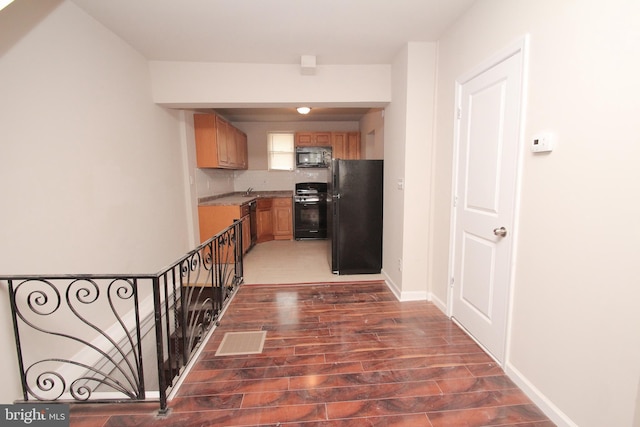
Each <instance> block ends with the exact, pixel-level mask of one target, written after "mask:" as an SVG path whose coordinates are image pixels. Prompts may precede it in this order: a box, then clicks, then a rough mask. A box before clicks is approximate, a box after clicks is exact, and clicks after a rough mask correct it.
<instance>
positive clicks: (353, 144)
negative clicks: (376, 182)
mask: <svg viewBox="0 0 640 427" xmlns="http://www.w3.org/2000/svg"><path fill="white" fill-rule="evenodd" d="M347 159H350V160H359V159H360V132H349V133H348V134H347Z"/></svg>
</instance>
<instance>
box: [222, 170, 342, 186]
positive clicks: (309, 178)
mask: <svg viewBox="0 0 640 427" xmlns="http://www.w3.org/2000/svg"><path fill="white" fill-rule="evenodd" d="M328 177H329V173H328V169H296V170H294V171H266V170H246V171H236V172H235V180H234V190H235V191H244V190H246V189H247V188H249V187H253V189H254V190H256V191H260V190H262V191H274V190H292V191H293V190H294V187H295V184H296V183H298V182H327V180H328Z"/></svg>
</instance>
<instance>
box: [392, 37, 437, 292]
mask: <svg viewBox="0 0 640 427" xmlns="http://www.w3.org/2000/svg"><path fill="white" fill-rule="evenodd" d="M436 48H437V46H436V44H435V43H414V42H412V43H409V44H407V45H406V46H405V47H404V48H403V49H402V51H401V52H400V53H399V54H398V56H397V57H396V58H395V60H394V63H393V67H392V70H393V73H392V93H393V102H392V103H391V104H390V105H389V106H388V107H387V108H386V109H385V114H384V119H385V128H384V129H385V132H384V141H385V146H384V160H385V170H384V173H385V187H384V196H385V210H384V240H383V241H384V245H383V264H384V265H383V270H384V274H385V275H386V276H387V278H388V282H389V284H390V285H391V287H392V289H393V290H394V292H395V293H396V295H397V296H398V297H399V298H400V299H401V300H424V299H428V298H429V292H428V283H427V277H428V275H427V272H428V269H427V268H426V265H425V264H426V260H427V259H428V243H429V240H428V236H427V230H428V226H429V222H430V220H429V205H430V202H431V192H432V189H431V159H432V151H433V116H434V97H435V72H436V54H437V50H436ZM399 181H402V182H401V183H400V182H399ZM400 187H402V188H400Z"/></svg>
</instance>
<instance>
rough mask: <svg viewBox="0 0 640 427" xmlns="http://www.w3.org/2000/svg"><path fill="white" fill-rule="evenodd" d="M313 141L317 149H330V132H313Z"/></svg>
mask: <svg viewBox="0 0 640 427" xmlns="http://www.w3.org/2000/svg"><path fill="white" fill-rule="evenodd" d="M314 139H315V145H316V146H318V147H331V132H315V133H314Z"/></svg>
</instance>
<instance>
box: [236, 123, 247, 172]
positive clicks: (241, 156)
mask: <svg viewBox="0 0 640 427" xmlns="http://www.w3.org/2000/svg"><path fill="white" fill-rule="evenodd" d="M235 140H236V153H237V159H236V162H237V163H236V165H237V167H238V168H239V169H247V168H248V167H249V161H248V158H247V134H246V133H244V132H242V131H241V130H240V129H235Z"/></svg>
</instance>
